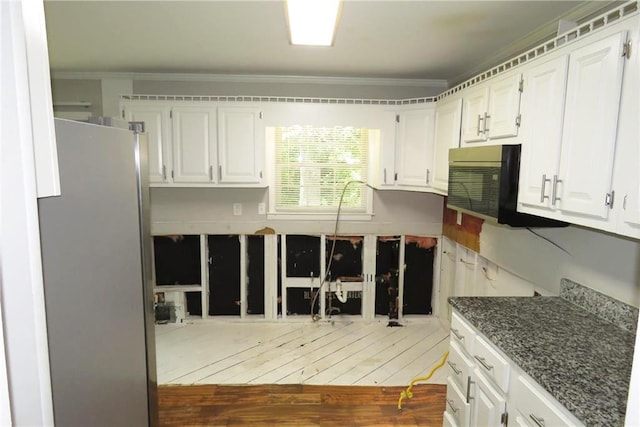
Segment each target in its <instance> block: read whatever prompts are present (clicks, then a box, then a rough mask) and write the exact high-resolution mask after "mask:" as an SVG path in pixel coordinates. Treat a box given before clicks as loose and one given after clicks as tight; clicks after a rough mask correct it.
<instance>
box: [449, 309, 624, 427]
mask: <svg viewBox="0 0 640 427" xmlns="http://www.w3.org/2000/svg"><path fill="white" fill-rule="evenodd" d="M449 302H450V304H451V305H452V306H453V307H454V308H455V309H457V310H458V312H459V313H460V314H461V315H462V316H463V317H464V318H465V319H467V320H468V321H469V322H470V323H471V324H472V325H474V326H475V327H476V328H477V329H478V330H479V331H480V332H481V333H482V334H484V335H485V336H486V337H487V338H488V339H489V340H490V341H491V342H492V343H493V344H495V346H496V347H498V348H500V349H501V350H502V351H503V352H504V353H505V354H506V355H507V356H508V357H509V358H510V359H511V360H512V361H513V362H515V363H516V364H517V365H518V366H519V367H520V368H521V369H522V370H523V371H524V372H526V373H527V374H528V375H530V376H531V377H532V378H533V379H534V380H536V381H537V382H538V383H539V384H540V385H541V386H542V387H543V388H544V389H545V390H547V391H548V392H549V393H550V394H551V395H552V396H554V397H555V398H556V399H557V400H558V401H559V402H560V403H561V404H562V405H564V406H565V407H566V408H567V409H568V410H569V411H570V412H571V413H572V414H574V415H575V416H576V417H577V418H578V419H579V420H581V421H582V422H583V423H584V424H585V425H587V426H604V425H607V426H618V425H620V426H622V425H624V419H625V411H626V407H627V395H628V392H629V379H630V377H631V365H632V359H633V348H634V343H635V334H634V333H632V332H629V331H627V330H624V329H622V328H620V327H618V326H616V325H614V324H612V323H609V322H606V321H604V320H601V319H600V318H598V317H597V316H595V315H594V314H592V313H590V312H588V311H586V310H584V309H583V308H581V307H578V306H576V305H574V304H572V303H570V302H568V301H566V300H565V299H563V298H561V297H451V298H449Z"/></svg>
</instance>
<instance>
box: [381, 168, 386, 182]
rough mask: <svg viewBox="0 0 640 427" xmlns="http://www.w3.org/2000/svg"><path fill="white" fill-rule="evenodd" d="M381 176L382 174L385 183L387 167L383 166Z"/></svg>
mask: <svg viewBox="0 0 640 427" xmlns="http://www.w3.org/2000/svg"><path fill="white" fill-rule="evenodd" d="M382 176H383V180H384V183H385V184H386V183H387V168H384V170H383V171H382Z"/></svg>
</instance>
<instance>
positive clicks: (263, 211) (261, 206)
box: [258, 203, 267, 215]
mask: <svg viewBox="0 0 640 427" xmlns="http://www.w3.org/2000/svg"><path fill="white" fill-rule="evenodd" d="M266 213H267V207H266V205H265V204H264V203H258V215H265V214H266Z"/></svg>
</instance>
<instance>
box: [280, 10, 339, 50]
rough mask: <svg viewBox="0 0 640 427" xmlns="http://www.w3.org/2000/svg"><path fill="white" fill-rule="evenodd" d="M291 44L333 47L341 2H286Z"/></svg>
mask: <svg viewBox="0 0 640 427" xmlns="http://www.w3.org/2000/svg"><path fill="white" fill-rule="evenodd" d="M285 4H286V8H287V19H288V21H289V37H290V38H291V44H296V45H309V46H331V45H332V44H333V36H334V34H335V30H336V27H337V25H338V13H339V11H340V0H285Z"/></svg>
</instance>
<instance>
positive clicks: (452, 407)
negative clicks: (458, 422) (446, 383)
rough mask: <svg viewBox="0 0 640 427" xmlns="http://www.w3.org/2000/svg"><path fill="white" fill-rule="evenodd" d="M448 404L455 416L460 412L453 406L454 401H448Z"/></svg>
mask: <svg viewBox="0 0 640 427" xmlns="http://www.w3.org/2000/svg"><path fill="white" fill-rule="evenodd" d="M447 403H448V404H449V406H450V407H451V410H452V411H453V413H454V414H455V413H456V412H458V411H459V408H456V407H455V406H453V400H452V399H447Z"/></svg>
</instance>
